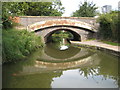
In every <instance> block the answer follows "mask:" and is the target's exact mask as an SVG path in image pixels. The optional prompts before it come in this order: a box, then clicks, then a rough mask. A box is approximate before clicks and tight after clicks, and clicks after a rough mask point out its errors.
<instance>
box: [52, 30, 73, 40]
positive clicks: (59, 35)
mask: <svg viewBox="0 0 120 90" xmlns="http://www.w3.org/2000/svg"><path fill="white" fill-rule="evenodd" d="M63 38H65V39H70V38H73V35H72V34H71V33H70V32H67V31H57V32H55V33H54V34H52V40H53V42H60V41H62V40H63Z"/></svg>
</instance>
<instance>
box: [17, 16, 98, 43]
mask: <svg viewBox="0 0 120 90" xmlns="http://www.w3.org/2000/svg"><path fill="white" fill-rule="evenodd" d="M19 23H20V24H21V25H23V26H24V27H25V28H26V29H27V30H28V31H34V32H35V33H36V34H37V35H40V36H41V37H42V40H43V41H44V42H45V43H46V42H47V41H49V39H50V36H51V35H52V34H53V33H54V32H56V31H59V30H65V31H69V32H71V33H72V34H73V36H74V39H73V40H77V41H84V40H86V39H88V38H91V37H93V36H94V34H95V33H96V32H97V23H96V19H95V18H87V17H84V18H83V17H79V18H78V17H55V16H54V17H50V16H48V17H47V16H22V17H20V20H19Z"/></svg>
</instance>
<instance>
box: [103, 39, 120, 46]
mask: <svg viewBox="0 0 120 90" xmlns="http://www.w3.org/2000/svg"><path fill="white" fill-rule="evenodd" d="M101 42H103V43H106V44H110V45H114V46H120V43H115V42H110V41H103V40H102V41H101Z"/></svg>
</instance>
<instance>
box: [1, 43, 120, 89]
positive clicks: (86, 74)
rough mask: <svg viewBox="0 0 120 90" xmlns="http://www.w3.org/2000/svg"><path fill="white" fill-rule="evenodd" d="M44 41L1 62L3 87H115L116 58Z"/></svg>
mask: <svg viewBox="0 0 120 90" xmlns="http://www.w3.org/2000/svg"><path fill="white" fill-rule="evenodd" d="M67 47H68V48H66V49H63V50H62V49H60V48H61V47H60V44H58V43H48V44H46V46H45V47H44V48H43V49H38V50H37V51H36V52H34V53H33V54H32V55H30V56H29V57H28V58H26V59H25V60H22V61H18V62H15V63H9V64H5V65H3V82H2V83H3V88H118V87H120V81H119V75H118V64H120V62H119V61H118V58H117V57H116V56H112V55H110V54H107V53H104V52H100V51H97V50H92V49H87V48H80V47H75V46H72V45H71V44H68V45H67Z"/></svg>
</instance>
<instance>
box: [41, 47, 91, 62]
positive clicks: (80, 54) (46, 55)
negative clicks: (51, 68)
mask: <svg viewBox="0 0 120 90" xmlns="http://www.w3.org/2000/svg"><path fill="white" fill-rule="evenodd" d="M48 49H49V48H45V50H44V49H43V50H42V55H41V56H40V60H43V61H48V62H64V61H66V62H69V61H72V60H79V59H82V58H85V57H89V56H90V55H92V54H93V53H92V52H90V51H88V50H87V49H84V48H81V49H78V50H77V49H76V48H74V49H72V52H73V54H72V55H71V54H70V53H69V52H71V48H70V50H69V49H68V50H66V51H63V52H62V53H61V51H58V50H56V49H54V53H53V51H52V52H51V50H48ZM46 51H47V52H46ZM59 52H60V54H63V55H62V56H61V55H60V54H57V53H59ZM74 52H75V53H74ZM67 53H68V54H67ZM55 54H57V55H55ZM64 55H65V56H64ZM56 56H61V57H62V58H61V57H56Z"/></svg>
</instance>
